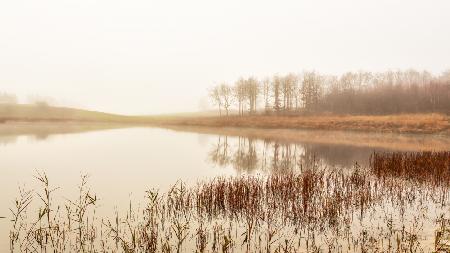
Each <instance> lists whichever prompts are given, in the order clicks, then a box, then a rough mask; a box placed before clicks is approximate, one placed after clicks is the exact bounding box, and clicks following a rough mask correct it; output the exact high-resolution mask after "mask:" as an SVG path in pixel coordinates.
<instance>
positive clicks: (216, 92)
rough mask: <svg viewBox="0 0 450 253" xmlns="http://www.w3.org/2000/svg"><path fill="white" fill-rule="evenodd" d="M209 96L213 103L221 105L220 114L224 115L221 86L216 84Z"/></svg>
mask: <svg viewBox="0 0 450 253" xmlns="http://www.w3.org/2000/svg"><path fill="white" fill-rule="evenodd" d="M209 97H210V98H211V100H212V102H213V104H215V105H217V106H218V107H219V116H222V97H221V96H220V86H214V87H213V88H212V89H211V90H210V91H209Z"/></svg>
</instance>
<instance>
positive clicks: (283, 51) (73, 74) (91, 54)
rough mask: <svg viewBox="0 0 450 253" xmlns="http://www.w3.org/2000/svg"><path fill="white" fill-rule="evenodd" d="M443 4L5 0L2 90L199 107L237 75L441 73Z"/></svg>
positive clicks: (175, 108)
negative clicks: (217, 87)
mask: <svg viewBox="0 0 450 253" xmlns="http://www.w3.org/2000/svg"><path fill="white" fill-rule="evenodd" d="M449 13H450V1H448V0H420V1H419V0H404V1H400V0H381V1H380V0H377V1H373V0H364V1H363V0H352V1H351V0H339V1H336V0H329V1H323V0H321V1H317V0H314V1H312V0H311V1H299V0H297V1H264V0H254V1H243V0H227V1H213V0H209V1H208V0H205V1H199V0H189V1H187V0H180V1H170V0H169V1H167V0H166V1H151V0H142V1H141V0H139V1H138V0H129V1H128V0H127V1H125V0H123V1H116V0H97V1H95V0H39V1H36V0H28V1H24V0H8V1H7V0H4V1H0V91H6V92H11V93H16V94H18V95H19V97H20V98H21V99H22V100H23V99H24V98H25V97H26V96H28V95H33V94H34V95H36V94H37V95H42V96H50V97H54V98H56V99H57V100H58V101H60V102H61V103H62V104H67V105H72V106H78V107H83V108H89V109H95V110H101V111H107V112H116V113H126V114H154V113H167V112H186V111H196V110H198V108H199V101H200V100H201V99H202V98H203V97H205V96H206V89H207V87H209V86H211V85H214V84H217V83H219V82H229V83H231V82H234V81H235V80H236V79H237V78H239V77H240V76H248V75H254V76H256V77H259V78H262V77H265V76H269V75H272V74H275V73H280V74H284V73H288V72H301V71H302V70H317V71H319V72H323V73H330V74H340V73H342V72H345V71H355V70H360V69H363V70H370V71H383V70H387V69H408V68H415V69H418V70H423V69H426V70H429V71H432V72H433V73H436V74H439V73H440V72H442V71H444V70H445V69H447V68H449V67H450V64H449V61H450V46H449V45H450V15H449Z"/></svg>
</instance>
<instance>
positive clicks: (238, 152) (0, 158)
mask: <svg viewBox="0 0 450 253" xmlns="http://www.w3.org/2000/svg"><path fill="white" fill-rule="evenodd" d="M107 128H108V127H104V126H103V127H98V126H95V127H90V126H82V127H79V126H64V125H62V126H58V127H55V126H51V125H48V124H47V123H45V124H44V123H42V125H38V126H30V125H26V124H21V125H20V124H19V125H10V126H6V127H5V126H4V127H3V128H2V129H0V166H1V177H0V184H1V189H2V190H1V191H0V203H1V204H0V217H6V218H0V238H1V239H0V252H6V251H7V250H8V247H9V246H8V233H9V229H10V222H9V219H10V218H11V217H10V211H9V208H10V207H12V206H13V203H14V199H15V197H16V196H17V194H18V189H19V187H22V188H26V189H35V188H36V187H37V186H38V182H37V180H36V179H35V178H34V175H36V174H37V173H38V172H45V173H46V174H47V175H48V177H49V179H50V184H51V185H52V187H58V190H56V191H55V195H54V196H55V198H61V199H65V198H73V197H75V196H77V195H76V194H77V185H79V183H80V178H81V175H84V174H87V175H89V185H90V188H91V190H92V191H93V192H95V193H96V194H97V196H98V197H99V199H100V202H99V203H100V206H99V207H98V209H99V212H101V213H104V214H105V215H110V214H113V212H114V211H115V210H118V212H121V211H122V210H121V208H123V207H125V208H127V206H128V204H129V203H130V201H131V202H132V203H139V201H141V200H142V199H143V198H144V193H145V191H146V190H148V189H151V188H158V189H161V190H165V189H167V188H168V187H169V186H171V185H173V184H174V183H176V182H177V181H178V180H182V181H183V182H186V183H187V184H195V183H196V182H197V181H199V180H206V179H208V178H212V177H216V176H233V175H237V174H245V173H250V174H266V173H279V172H283V171H285V170H287V169H289V168H292V167H296V166H304V165H306V164H309V163H311V162H312V161H314V162H318V163H320V164H322V165H324V166H327V167H349V166H354V165H355V163H358V164H359V165H361V166H367V165H368V161H369V158H370V155H371V154H372V152H373V151H375V150H381V151H392V150H397V151H400V150H408V151H412V150H448V149H450V140H449V138H448V137H445V136H424V135H398V134H364V133H342V132H325V131H301V130H248V129H247V130H242V131H240V130H237V129H196V128H186V129H181V128H173V129H161V128H150V127H133V128H119V127H117V128H113V129H107ZM35 201H37V199H35Z"/></svg>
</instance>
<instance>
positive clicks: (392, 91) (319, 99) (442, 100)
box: [209, 70, 450, 115]
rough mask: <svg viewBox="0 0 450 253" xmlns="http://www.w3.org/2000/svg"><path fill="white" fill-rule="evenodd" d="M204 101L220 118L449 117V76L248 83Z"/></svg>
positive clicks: (397, 74)
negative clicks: (325, 115)
mask: <svg viewBox="0 0 450 253" xmlns="http://www.w3.org/2000/svg"><path fill="white" fill-rule="evenodd" d="M209 96H210V98H211V99H212V101H213V102H214V104H215V105H216V106H217V108H218V109H219V113H220V114H221V115H228V114H229V112H230V111H231V110H233V109H236V110H237V111H238V112H239V115H244V114H256V113H270V114H296V113H325V112H328V113H336V114H396V113H428V112H438V113H450V70H449V71H446V72H444V73H443V74H441V75H438V76H435V75H432V74H431V73H429V72H427V71H422V72H419V71H416V70H407V71H386V72H380V73H372V72H365V71H359V72H347V73H345V74H343V75H341V76H335V75H323V74H320V73H318V72H315V71H310V72H303V73H302V74H287V75H275V76H272V77H270V78H265V79H262V80H258V79H256V78H254V77H249V78H240V79H239V80H237V81H236V82H235V83H234V84H232V85H230V84H226V83H222V84H219V85H216V86H214V87H212V88H211V89H210V90H209Z"/></svg>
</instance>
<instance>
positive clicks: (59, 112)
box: [0, 104, 141, 123]
mask: <svg viewBox="0 0 450 253" xmlns="http://www.w3.org/2000/svg"><path fill="white" fill-rule="evenodd" d="M140 120H141V117H134V116H123V115H118V114H110V113H103V112H97V111H89V110H81V109H74V108H66V107H52V106H46V105H24V104H17V105H16V104H14V105H0V122H8V121H9V122H11V121H22V122H37V121H46V122H48V121H51V122H53V121H78V122H103V123H136V122H139V121H140Z"/></svg>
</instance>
